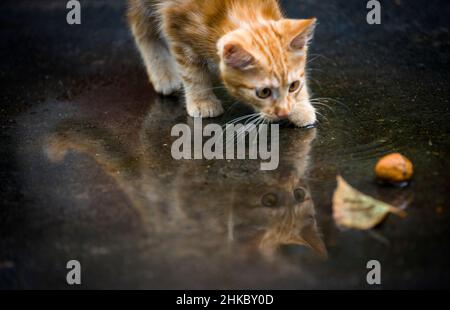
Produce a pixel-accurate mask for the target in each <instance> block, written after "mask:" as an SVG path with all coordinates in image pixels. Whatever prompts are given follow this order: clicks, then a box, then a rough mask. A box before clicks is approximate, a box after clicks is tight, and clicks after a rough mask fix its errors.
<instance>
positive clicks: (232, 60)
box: [222, 43, 255, 70]
mask: <svg viewBox="0 0 450 310" xmlns="http://www.w3.org/2000/svg"><path fill="white" fill-rule="evenodd" d="M222 57H223V61H224V63H225V64H226V65H227V66H229V67H231V68H233V69H237V70H248V69H250V68H252V67H253V66H254V64H255V58H254V57H253V56H252V55H251V54H250V53H249V52H247V51H246V50H245V49H244V48H243V47H242V46H241V45H240V44H239V43H227V44H225V45H224V47H223V50H222Z"/></svg>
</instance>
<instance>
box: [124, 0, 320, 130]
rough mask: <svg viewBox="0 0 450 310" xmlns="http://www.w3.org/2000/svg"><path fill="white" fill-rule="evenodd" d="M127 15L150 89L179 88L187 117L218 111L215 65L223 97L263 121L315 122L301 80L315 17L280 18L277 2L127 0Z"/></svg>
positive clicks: (168, 92) (298, 123) (312, 110)
mask: <svg viewBox="0 0 450 310" xmlns="http://www.w3.org/2000/svg"><path fill="white" fill-rule="evenodd" d="M128 17H129V22H130V25H131V29H132V32H133V34H134V37H135V40H136V43H137V45H138V47H139V50H140V52H141V55H142V57H143V59H144V62H145V65H146V68H147V72H148V75H149V78H150V81H151V83H152V84H153V86H154V87H155V90H156V91H157V92H159V93H162V94H164V95H168V94H171V93H173V92H175V91H178V90H180V89H181V88H182V87H184V90H185V95H186V107H187V111H188V114H189V115H190V116H194V117H198V116H201V117H215V116H218V115H220V114H221V113H222V112H223V108H222V105H221V103H220V101H219V100H218V99H217V98H216V96H215V94H214V92H213V90H212V88H213V87H212V83H211V76H210V70H209V66H208V63H213V64H215V65H216V66H217V68H218V69H219V73H220V77H221V79H222V82H223V84H224V85H225V87H226V88H227V89H228V91H229V92H230V93H231V94H232V95H233V96H235V97H237V98H238V99H241V100H242V101H244V102H246V103H248V104H250V105H251V106H253V107H254V108H255V109H256V110H258V111H260V112H261V116H262V117H264V118H267V119H270V120H277V119H279V118H285V117H288V118H289V119H290V120H291V121H292V122H294V123H295V124H297V125H298V126H306V125H310V124H312V123H314V122H315V120H316V117H315V111H314V108H313V107H312V105H311V104H310V103H309V94H308V88H307V85H306V77H305V74H304V69H305V64H306V56H307V47H308V44H307V43H308V41H309V40H310V38H311V36H312V31H313V27H314V24H315V20H314V19H311V20H290V19H283V15H282V13H281V11H280V8H279V6H278V3H277V1H276V0H258V1H249V0H129V12H128ZM300 86H301V87H300ZM291 90H293V91H291ZM267 94H269V95H270V96H267V97H265V96H266V95H267ZM264 97H265V98H264Z"/></svg>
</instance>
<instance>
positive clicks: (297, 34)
mask: <svg viewBox="0 0 450 310" xmlns="http://www.w3.org/2000/svg"><path fill="white" fill-rule="evenodd" d="M316 21H317V20H316V18H311V19H285V20H282V21H281V23H282V24H281V27H282V33H284V34H285V36H286V37H287V40H288V43H289V48H291V49H292V50H300V49H302V48H304V47H305V46H307V45H308V44H309V42H310V41H311V40H312V38H313V35H314V29H315V28H316V24H317V22H316Z"/></svg>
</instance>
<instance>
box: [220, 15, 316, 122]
mask: <svg viewBox="0 0 450 310" xmlns="http://www.w3.org/2000/svg"><path fill="white" fill-rule="evenodd" d="M315 24H316V19H315V18H313V19H304V20H293V19H282V20H279V21H268V22H265V23H258V24H255V25H252V26H243V27H241V28H239V29H237V30H234V31H232V32H230V33H228V34H226V35H225V36H223V37H222V38H221V39H220V40H219V42H218V45H217V47H218V50H219V57H220V60H221V62H220V71H221V76H222V79H223V81H224V84H225V86H226V87H227V89H228V91H229V92H230V93H231V94H232V95H233V96H235V97H237V98H238V99H240V100H242V101H244V102H246V103H247V104H250V105H251V106H252V107H253V108H255V110H257V111H259V112H261V114H262V115H263V117H265V118H267V119H269V120H273V121H276V120H279V119H283V118H287V117H289V116H290V115H291V113H293V112H294V111H295V114H296V116H295V118H296V120H297V123H299V124H300V125H301V126H307V125H311V124H313V123H315V121H316V115H315V110H314V108H313V106H312V105H311V103H310V102H309V95H308V90H307V85H306V82H307V81H306V74H305V65H306V56H307V51H308V43H309V41H310V40H311V38H312V35H313V32H314V27H315Z"/></svg>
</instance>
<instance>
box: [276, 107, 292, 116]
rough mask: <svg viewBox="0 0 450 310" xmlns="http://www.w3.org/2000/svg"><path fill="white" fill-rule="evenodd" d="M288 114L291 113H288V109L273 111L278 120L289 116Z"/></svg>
mask: <svg viewBox="0 0 450 310" xmlns="http://www.w3.org/2000/svg"><path fill="white" fill-rule="evenodd" d="M290 113H291V111H289V110H288V109H276V110H275V115H276V116H278V117H279V118H286V117H288V116H289V114H290Z"/></svg>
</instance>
